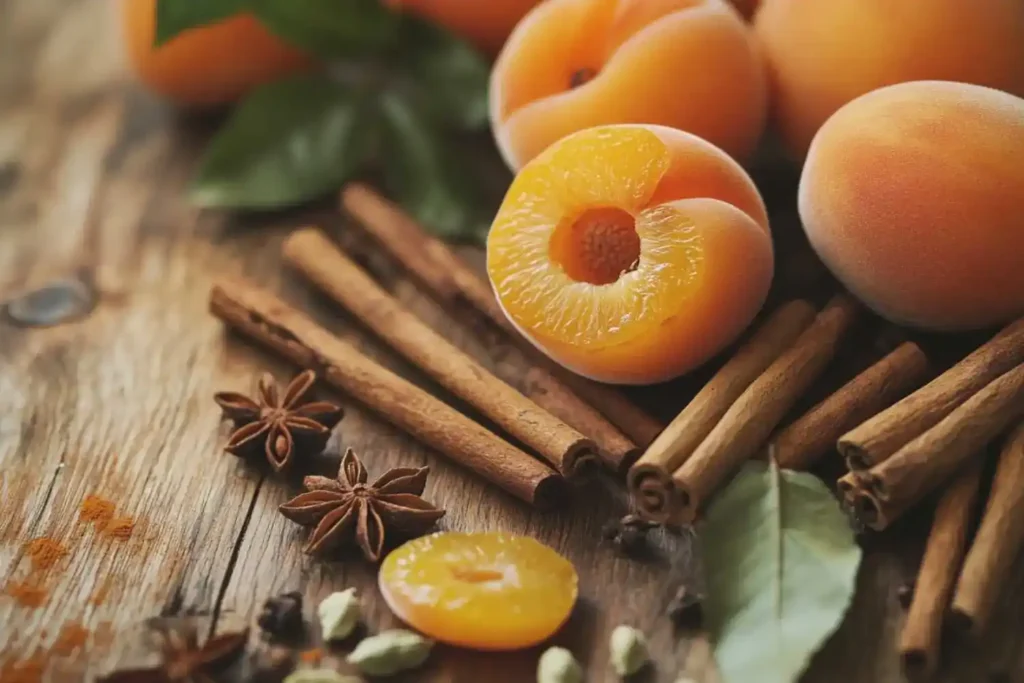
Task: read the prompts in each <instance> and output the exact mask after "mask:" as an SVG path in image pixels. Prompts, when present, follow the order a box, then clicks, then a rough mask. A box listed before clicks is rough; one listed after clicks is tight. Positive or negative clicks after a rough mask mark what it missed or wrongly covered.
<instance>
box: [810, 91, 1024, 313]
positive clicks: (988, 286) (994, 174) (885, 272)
mask: <svg viewBox="0 0 1024 683" xmlns="http://www.w3.org/2000/svg"><path fill="white" fill-rule="evenodd" d="M799 206H800V217H801V218H802V220H803V223H804V227H805V229H806V231H807V236H808V238H809V239H810V242H811V245H812V246H813V247H814V248H815V250H816V251H817V252H818V255H819V256H820V257H821V259H822V260H823V261H824V262H825V264H826V265H828V266H829V267H830V268H831V269H832V271H833V272H834V273H835V274H836V276H837V277H838V278H839V279H840V280H841V281H842V282H843V283H844V284H845V285H846V286H847V287H848V288H849V289H850V291H852V292H853V293H854V294H856V295H857V296H859V297H860V298H861V299H862V300H864V301H865V302H866V303H867V304H868V305H869V306H871V307H872V308H873V309H875V310H876V311H877V312H878V313H880V314H881V315H883V316H885V317H886V318H889V319H890V320H893V321H895V322H897V323H902V324H907V325H912V326H916V327H922V328H930V329H940V330H953V329H967V328H977V327H983V326H987V325H994V324H996V323H1000V322H1004V321H1007V320H1010V319H1013V318H1015V317H1018V316H1020V315H1024V220H1022V217H1024V99H1021V98H1018V97H1014V96H1013V95H1009V94H1007V93H1004V92H1001V91H999V90H994V89H991V88H984V87H981V86H977V85H968V84H964V83H951V82H943V81H920V82H912V83H903V84H899V85H894V86H889V87H887V88H881V89H879V90H876V91H874V92H872V93H869V94H867V95H864V96H862V97H859V98H857V99H855V100H854V101H852V102H850V103H849V104H847V105H846V106H845V107H843V108H841V109H840V110H839V111H838V112H836V113H835V114H834V115H833V116H832V117H831V118H830V119H829V120H828V121H827V122H826V123H825V125H824V126H822V127H821V130H820V131H818V134H817V136H815V138H814V142H813V143H812V144H811V148H810V151H809V153H808V155H807V163H806V165H805V166H804V170H803V175H802V177H801V179H800V192H799Z"/></svg>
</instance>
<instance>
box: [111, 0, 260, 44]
mask: <svg viewBox="0 0 1024 683" xmlns="http://www.w3.org/2000/svg"><path fill="white" fill-rule="evenodd" d="M130 1H131V2H135V1H136V0H130ZM244 8H245V0H157V3H156V39H155V41H154V44H155V45H157V46H160V45H163V44H164V43H166V42H167V41H168V40H170V39H171V38H173V37H174V36H176V35H178V34H179V33H181V32H183V31H187V30H189V29H191V28H197V27H199V26H206V25H208V24H215V23H217V22H218V21H222V20H224V19H227V18H228V17H230V16H232V15H234V14H238V13H239V12H241V11H242V10H243V9H244Z"/></svg>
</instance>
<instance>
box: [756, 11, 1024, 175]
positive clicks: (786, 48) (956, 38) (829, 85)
mask: <svg viewBox="0 0 1024 683" xmlns="http://www.w3.org/2000/svg"><path fill="white" fill-rule="evenodd" d="M754 28H755V31H756V33H757V35H758V37H759V38H760V39H761V43H762V45H763V49H764V54H765V58H766V61H767V63H768V72H769V77H770V80H771V85H772V110H773V118H774V122H775V125H776V126H777V128H778V130H779V131H780V133H781V135H782V137H783V139H784V141H785V142H786V145H787V147H788V148H789V149H790V151H791V153H792V154H793V156H794V157H796V158H797V159H802V158H803V156H804V155H805V154H806V153H807V148H808V146H809V145H810V144H811V139H812V138H813V137H814V134H815V133H816V132H817V131H818V129H819V128H820V127H821V125H822V124H823V123H825V120H826V119H828V117H829V116H831V115H832V114H833V113H834V112H835V111H836V110H837V109H839V108H840V107H841V106H843V105H844V104H846V103H847V102H849V101H851V100H853V99H854V98H856V97H859V96H860V95H863V94H865V93H868V92H870V91H872V90H875V89H876V88H881V87H883V86H886V85H893V84H896V83H903V82H906V81H918V80H943V81H961V82H964V83H974V84H977V85H984V86H988V87H991V88H997V89H999V90H1004V91H1006V92H1009V93H1012V94H1014V95H1018V96H1024V2H1022V0H762V2H761V7H760V9H759V11H758V13H757V15H756V18H755V20H754Z"/></svg>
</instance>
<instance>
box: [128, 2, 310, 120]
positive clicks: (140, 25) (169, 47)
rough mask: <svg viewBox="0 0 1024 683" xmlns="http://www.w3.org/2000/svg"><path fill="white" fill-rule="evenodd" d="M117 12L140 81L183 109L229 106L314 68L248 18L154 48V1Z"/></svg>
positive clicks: (242, 16) (192, 32)
mask: <svg viewBox="0 0 1024 683" xmlns="http://www.w3.org/2000/svg"><path fill="white" fill-rule="evenodd" d="M120 9H121V20H122V21H121V25H122V31H123V35H124V40H125V47H126V50H127V53H128V58H129V60H130V62H131V65H132V67H133V69H134V71H135V73H136V75H137V76H138V78H139V80H140V81H142V82H143V83H144V84H145V85H146V86H148V87H149V88H150V89H151V90H153V91H155V92H156V93H158V94H160V95H162V96H163V97H165V98H167V99H168V100H170V101H172V102H175V103H176V104H179V105H182V106H191V107H210V106H216V105H223V104H228V103H231V102H234V101H236V100H237V99H239V98H240V97H241V96H242V95H244V94H245V93H247V92H248V91H249V90H251V89H252V88H254V87H256V86H258V85H262V84H264V83H268V82H270V81H274V80H277V79H280V78H283V77H285V76H288V75H291V74H294V73H297V72H301V71H305V70H308V69H309V68H310V67H311V66H312V64H313V62H312V60H311V59H310V57H309V56H308V55H306V54H305V53H303V52H301V51H299V50H297V49H295V48H293V47H291V46H289V45H288V44H286V43H285V42H284V41H282V40H280V39H279V38H277V37H276V36H273V35H271V34H270V33H269V32H268V31H267V30H266V29H265V28H263V25H262V24H260V22H259V21H258V20H257V19H256V18H255V17H253V16H252V15H249V14H239V15H236V16H233V17H229V18H228V19H225V20H224V21H221V22H218V23H216V24H212V25H210V26H204V27H201V28H196V29H192V30H190V31H187V32H185V33H182V34H180V35H178V36H175V37H174V38H173V39H171V40H170V41H169V42H167V43H166V44H164V45H161V46H160V47H154V45H153V39H154V36H155V33H156V0H121V8H120Z"/></svg>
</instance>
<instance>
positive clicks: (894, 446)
mask: <svg viewBox="0 0 1024 683" xmlns="http://www.w3.org/2000/svg"><path fill="white" fill-rule="evenodd" d="M1020 363H1024V318H1022V319H1021V320H1018V321H1016V322H1014V323H1011V324H1010V325H1008V326H1006V327H1005V328H1004V329H1003V330H1002V331H1000V332H999V334H997V335H996V336H995V337H993V338H992V339H991V340H989V341H988V342H987V343H985V344H984V345H982V346H980V347H979V348H978V349H976V350H975V351H974V352H973V353H971V354H970V355H968V356H967V357H966V358H964V359H963V360H961V361H960V362H959V363H957V364H956V365H954V366H953V367H951V368H950V369H949V370H947V371H946V372H944V373H942V374H941V375H939V376H938V377H936V378H935V379H933V380H932V381H931V382H929V383H928V384H926V385H925V386H923V387H921V388H920V389H918V390H917V391H915V392H914V393H912V394H910V395H909V396H907V397H906V398H904V399H902V400H900V401H898V402H897V403H895V404H893V405H892V406H891V407H889V408H888V409H886V410H883V411H882V412H880V413H879V414H877V415H876V416H874V417H873V418H871V419H869V420H867V421H866V422H864V423H863V424H861V425H860V426H858V427H855V428H854V429H852V430H850V431H849V432H847V433H846V434H845V435H843V436H842V437H840V439H839V443H838V448H839V452H840V454H841V455H842V456H843V457H844V458H846V462H847V465H848V466H849V467H850V468H851V469H868V468H870V467H872V466H874V465H877V464H878V463H880V462H882V461H883V460H885V459H886V458H888V457H889V456H891V455H892V454H893V453H895V452H896V451H898V450H899V449H900V448H902V447H903V446H905V445H906V444H907V443H909V442H910V441H911V440H912V439H914V438H915V437H917V436H920V435H921V434H922V433H923V432H925V431H926V430H928V429H930V428H931V427H934V426H935V425H936V424H938V422H939V421H940V420H942V419H943V418H944V417H946V416H947V415H949V414H950V413H951V412H953V410H954V409H955V408H956V407H957V406H959V405H960V404H962V403H963V402H964V401H966V400H967V399H968V398H970V397H971V396H973V395H974V394H976V393H977V392H978V391H980V390H981V389H982V387H984V386H985V385H986V384H988V383H989V382H991V381H992V380H994V379H995V378H997V377H999V376H1000V375H1002V374H1003V373H1005V372H1007V371H1008V370H1010V369H1012V368H1014V367H1016V366H1017V365H1019V364H1020Z"/></svg>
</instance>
